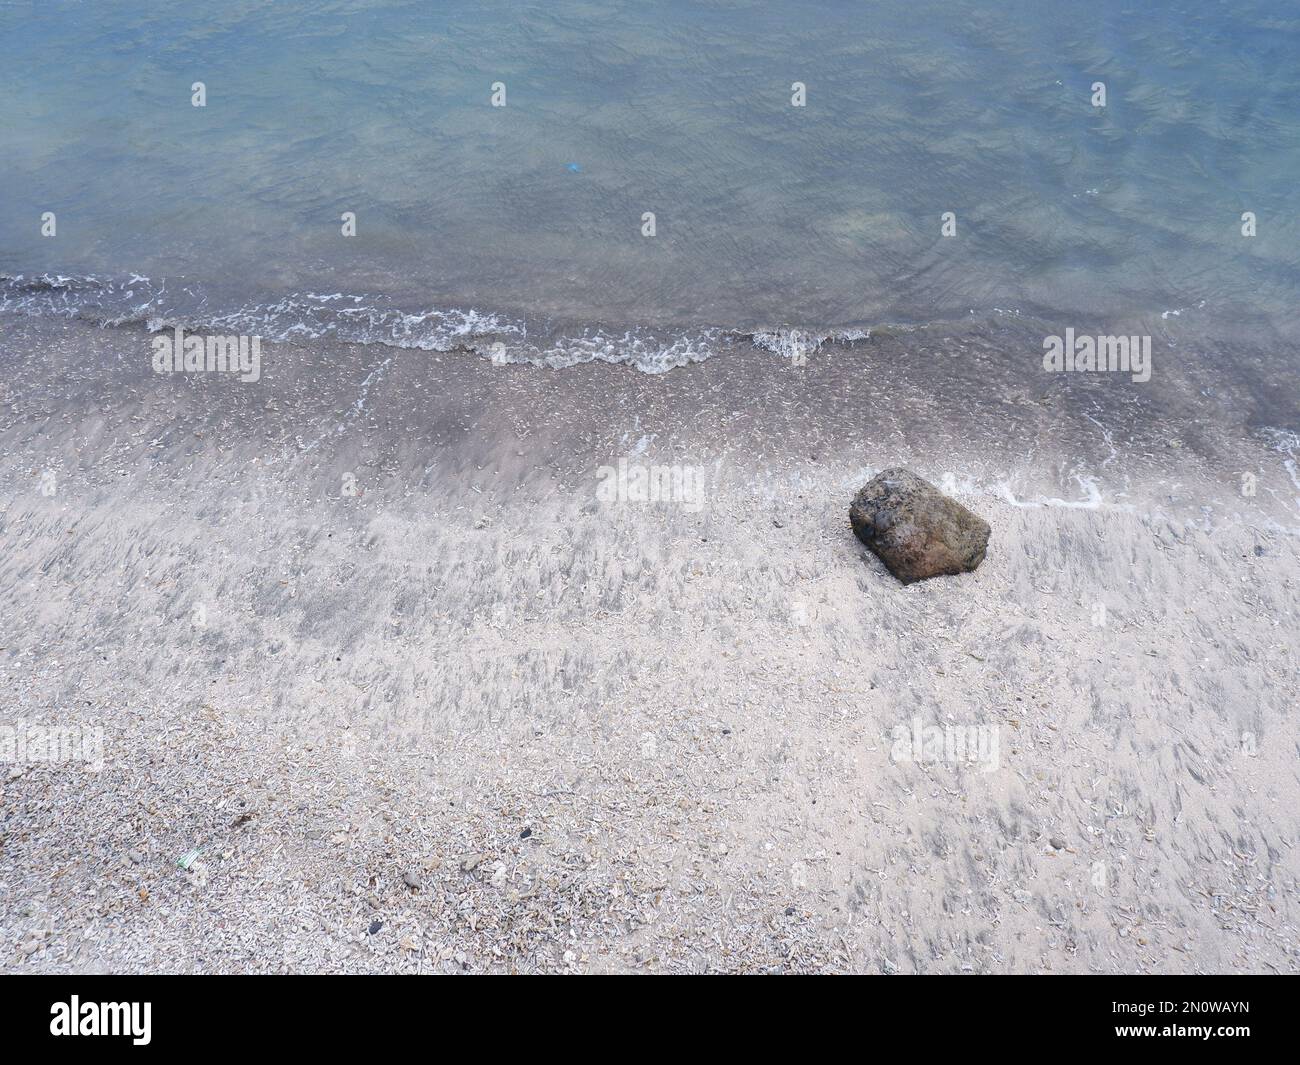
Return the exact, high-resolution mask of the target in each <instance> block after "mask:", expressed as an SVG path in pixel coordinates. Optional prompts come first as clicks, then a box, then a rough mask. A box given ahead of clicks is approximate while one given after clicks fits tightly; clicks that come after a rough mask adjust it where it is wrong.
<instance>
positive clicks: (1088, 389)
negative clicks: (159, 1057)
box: [0, 315, 1300, 973]
mask: <svg viewBox="0 0 1300 1065" xmlns="http://www.w3.org/2000/svg"><path fill="white" fill-rule="evenodd" d="M1008 328H1009V329H1011V330H1012V333H1011V334H1001V333H999V334H987V335H984V334H975V335H949V336H934V337H928V338H925V339H924V340H923V341H920V342H918V341H917V339H916V338H915V337H914V336H910V335H908V336H897V337H893V336H889V335H878V336H873V337H871V338H870V339H869V340H866V341H863V342H861V343H856V344H852V345H846V346H837V345H827V346H826V347H825V348H823V349H821V350H819V351H817V352H815V353H813V354H812V355H811V356H810V357H809V358H808V359H807V361H806V362H805V363H803V364H801V365H800V364H796V363H795V362H794V361H792V360H790V359H783V358H781V357H780V356H779V355H776V354H774V353H771V352H764V351H760V350H755V349H754V348H753V347H752V346H750V347H749V348H748V349H747V350H746V349H737V350H734V351H728V352H726V353H723V354H720V355H718V356H715V357H714V358H711V359H708V360H707V361H704V362H701V363H697V364H695V365H690V366H685V367H682V368H679V369H675V370H672V371H671V372H669V373H666V374H660V375H649V374H643V373H639V372H637V371H636V370H634V369H631V368H629V367H627V366H619V365H610V364H607V363H603V362H593V363H589V364H584V365H577V366H572V367H569V368H566V369H563V370H544V369H538V368H536V367H532V366H527V365H493V364H492V363H491V361H490V360H489V359H486V358H483V357H481V356H477V355H471V354H468V353H465V352H458V351H447V352H438V351H423V350H419V349H410V348H398V347H389V346H385V345H377V344H372V345H354V344H346V343H341V342H337V341H331V340H322V339H312V340H305V341H302V342H300V343H293V342H288V343H268V344H264V345H263V346H262V360H263V361H262V366H261V374H260V377H259V379H258V380H257V381H255V382H252V381H249V382H241V381H239V380H238V378H237V377H236V376H235V375H230V374H227V375H221V374H184V373H180V374H158V373H155V372H154V370H153V368H152V366H151V363H150V334H149V333H147V332H146V331H145V330H144V329H143V328H141V327H139V326H125V327H120V328H107V329H104V328H98V327H96V326H94V325H91V324H87V323H84V322H79V321H76V320H72V319H58V320H51V319H41V318H26V317H20V316H12V315H10V316H3V317H2V318H0V357H2V358H3V359H4V367H5V372H4V375H3V376H4V394H3V396H2V397H0V445H2V446H3V450H2V452H0V453H2V454H3V459H2V460H0V498H2V499H3V507H4V509H3V512H0V523H2V527H3V536H4V540H5V543H6V550H5V557H4V561H3V566H2V568H0V577H2V578H3V579H2V580H0V586H2V587H3V592H0V598H2V599H3V604H2V605H3V609H2V610H0V616H2V617H3V618H4V619H5V620H4V623H3V632H2V633H0V677H2V678H3V683H4V685H5V689H6V691H7V692H8V693H9V699H8V700H7V702H8V706H9V712H8V715H7V716H8V717H9V718H10V719H12V720H13V721H17V722H44V723H51V724H58V725H66V726H70V727H74V726H75V727H82V726H86V725H88V724H89V725H91V726H93V727H98V728H102V729H103V736H104V765H103V768H102V769H100V770H99V771H97V772H93V771H88V770H87V769H86V768H85V767H84V766H81V765H77V764H48V765H42V764H38V765H28V766H19V767H17V769H19V770H21V771H20V772H18V771H10V772H8V773H7V774H6V777H7V778H6V779H4V781H3V785H2V786H3V800H2V802H3V807H4V809H5V810H6V812H7V813H8V817H7V818H6V821H5V826H4V830H3V831H4V838H3V845H2V847H0V885H2V886H0V914H2V915H3V919H2V920H0V967H2V968H3V969H4V970H5V971H23V972H33V971H43V972H86V971H113V972H127V971H164V972H170V971H178V972H182V971H184V972H189V971H284V970H288V971H322V972H325V971H366V972H370V971H376V972H380V971H629V970H650V971H690V972H695V971H765V972H786V971H858V972H884V973H892V972H1048V971H1050V972H1211V971H1215V972H1239V971H1240V972H1246V971H1250V972H1294V971H1296V970H1297V969H1300V949H1298V947H1297V928H1298V927H1300V907H1298V903H1300V899H1298V898H1297V891H1298V887H1297V885H1298V882H1300V875H1298V874H1300V859H1298V858H1297V855H1296V850H1295V847H1296V843H1297V840H1298V839H1300V823H1298V820H1297V819H1298V818H1300V813H1298V811H1300V779H1298V778H1297V774H1296V770H1295V749H1294V742H1293V740H1292V738H1291V737H1292V734H1293V731H1294V729H1293V724H1294V706H1295V695H1296V691H1297V687H1298V684H1297V676H1298V674H1297V662H1296V648H1297V645H1298V643H1300V641H1297V639H1296V634H1297V621H1296V616H1295V613H1294V610H1295V607H1294V603H1295V590H1296V585H1297V578H1298V577H1300V540H1297V534H1298V531H1300V530H1298V527H1300V516H1298V515H1297V497H1300V488H1298V487H1297V484H1296V482H1295V459H1296V455H1295V454H1294V453H1288V452H1287V451H1286V449H1285V448H1283V449H1282V450H1278V449H1277V448H1276V447H1275V446H1273V445H1272V444H1271V443H1270V438H1267V437H1266V436H1264V435H1261V434H1260V432H1259V431H1258V430H1259V426H1258V425H1256V424H1254V422H1255V421H1256V420H1257V418H1256V416H1255V414H1254V413H1253V408H1252V407H1251V404H1250V403H1249V402H1247V401H1246V399H1243V398H1241V397H1239V396H1237V395H1235V394H1234V391H1233V389H1234V386H1232V385H1231V384H1228V383H1227V382H1226V381H1224V380H1216V381H1214V382H1213V387H1214V388H1215V389H1217V390H1218V391H1217V392H1215V393H1214V395H1213V396H1212V397H1211V398H1210V399H1208V400H1207V398H1206V397H1207V393H1206V388H1207V387H1209V386H1207V378H1206V376H1205V375H1206V372H1207V371H1206V369H1205V367H1204V365H1203V364H1201V363H1199V362H1198V363H1193V362H1189V363H1187V364H1181V365H1180V364H1177V363H1174V362H1170V361H1167V362H1166V363H1165V364H1164V365H1163V366H1162V364H1161V363H1160V361H1159V360H1160V358H1161V353H1160V352H1159V351H1157V355H1156V357H1157V364H1156V365H1157V367H1158V368H1159V369H1158V371H1157V374H1156V376H1155V377H1153V385H1154V387H1152V388H1150V389H1145V390H1144V388H1143V386H1141V385H1135V384H1133V383H1132V382H1130V381H1128V380H1127V378H1125V379H1123V380H1122V381H1121V380H1117V379H1116V378H1115V377H1114V376H1113V375H1104V374H1103V375H1094V376H1092V377H1084V376H1081V375H1078V374H1073V375H1071V374H1062V375H1055V376H1054V375H1048V374H1045V373H1043V372H1042V368H1041V357H1042V356H1041V350H1042V349H1041V347H1039V348H1038V350H1037V351H1035V350H1034V349H1033V348H1032V347H1030V346H1029V344H1028V343H1027V342H1026V343H1022V344H1020V345H1019V346H1014V347H1013V348H1012V349H1011V350H1012V352H1013V353H1014V352H1016V351H1023V352H1024V355H1023V358H1021V357H1020V356H1014V357H1008V350H1007V348H1006V347H1005V346H1004V345H1005V343H1006V342H1007V336H1008V335H1011V336H1016V335H1018V334H1015V333H1014V323H1012V324H1011V325H1010V326H1009V327H1008ZM1025 336H1026V337H1028V336H1029V334H1028V333H1026V334H1025ZM1022 339H1023V338H1022ZM1039 339H1041V336H1040V337H1039ZM1225 377H1226V375H1225ZM1242 391H1243V395H1244V393H1245V391H1248V390H1245V389H1243V390H1242ZM1247 398H1248V397H1247ZM1207 410H1212V411H1213V416H1212V417H1207V414H1206V411H1207ZM1279 431H1280V430H1279ZM1288 463H1290V465H1288ZM893 465H906V466H909V467H911V468H913V469H915V470H916V471H917V472H918V473H920V474H921V475H923V476H925V477H927V478H928V479H930V480H931V481H932V482H933V483H935V484H937V485H939V486H940V487H943V488H944V490H945V491H948V492H950V494H953V495H954V496H955V497H956V498H958V499H959V500H960V501H962V502H963V503H965V504H966V505H967V506H970V507H971V508H972V509H973V510H975V511H976V512H977V513H979V514H980V515H981V516H982V517H984V518H985V519H986V520H987V521H989V523H990V524H991V525H992V527H993V534H992V539H991V541H990V547H989V551H988V556H987V558H986V560H985V562H984V563H983V565H982V566H981V567H980V568H979V569H978V570H977V571H976V572H975V573H973V574H967V575H964V576H962V577H959V578H951V579H941V580H936V581H930V582H923V583H921V584H918V585H914V586H909V587H903V586H900V585H898V584H897V583H896V582H894V581H893V579H892V578H891V577H889V575H888V574H887V572H886V571H885V570H884V568H883V567H882V566H881V565H880V564H879V562H878V561H877V560H876V559H874V558H873V557H872V556H870V555H869V554H868V553H867V552H866V551H865V550H864V549H863V548H862V547H861V545H860V544H858V543H857V542H856V541H855V540H854V538H853V536H852V534H851V533H850V532H849V529H848V520H847V508H848V502H849V499H850V498H851V497H852V494H853V492H854V491H855V490H856V489H857V488H858V487H859V486H860V485H861V484H862V483H863V482H865V480H867V479H868V477H869V476H870V475H871V474H873V473H875V472H877V471H878V470H880V469H882V468H884V467H887V466H893ZM602 469H605V470H608V471H613V472H612V473H610V474H606V475H602V474H601V473H600V471H601V470H602ZM655 469H663V470H667V471H668V478H667V480H665V481H663V482H661V483H662V484H664V485H667V486H668V487H667V489H666V495H665V496H661V497H659V498H640V497H639V495H638V492H637V491H636V489H634V488H633V487H631V482H630V478H631V477H632V476H633V474H634V473H635V471H637V470H640V471H641V472H642V473H644V474H645V475H646V477H647V478H652V477H653V475H654V472H653V471H654V470H655ZM629 471H631V472H629ZM687 471H690V474H689V476H687V475H686V474H687ZM674 472H676V474H677V475H678V479H677V480H676V481H675V482H674V481H673V479H672V476H673V474H674ZM1246 475H1250V476H1251V477H1253V478H1254V480H1253V481H1250V482H1248V481H1247V480H1246V479H1245V476H1246ZM697 477H698V480H696V479H695V478H697ZM647 483H648V482H647ZM1248 483H1249V485H1250V491H1249V492H1247V491H1246V489H1245V487H1244V486H1245V485H1246V484H1248ZM611 484H612V485H615V486H616V489H615V490H614V491H613V494H612V495H606V496H602V494H601V490H602V485H611ZM674 484H676V486H677V487H676V488H673V485H674ZM697 484H698V486H699V488H698V489H696V488H688V487H687V486H688V485H697ZM47 488H48V489H50V490H49V491H47V490H46V489H47ZM950 727H951V728H965V729H976V730H984V731H983V732H981V733H980V735H981V736H982V737H984V738H986V739H989V740H992V741H993V742H994V743H995V745H996V751H997V754H996V765H993V766H991V765H990V763H991V762H992V761H993V759H992V758H990V757H989V756H990V754H991V749H990V746H989V745H988V744H985V746H984V747H983V748H981V749H980V750H981V751H982V755H981V757H978V758H967V757H962V756H957V757H950V756H949V755H948V754H940V755H935V756H933V757H932V756H931V754H930V753H929V752H927V750H926V749H925V747H924V744H920V745H913V746H910V747H909V746H908V744H907V743H906V742H903V743H902V746H901V747H900V746H899V744H900V742H902V741H903V740H904V739H906V738H907V737H911V736H922V735H924V734H925V731H926V730H927V729H940V730H943V729H947V728H950ZM899 730H901V731H899ZM3 768H4V767H0V769H3ZM1058 843H1059V844H1061V845H1060V846H1057V844H1058ZM196 849H197V850H199V851H200V857H199V866H198V868H197V869H196V868H194V867H193V866H191V868H189V869H184V870H183V869H180V868H178V867H177V859H178V858H180V857H181V856H182V855H185V854H188V853H190V852H191V851H193V850H196Z"/></svg>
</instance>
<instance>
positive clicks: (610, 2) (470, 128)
mask: <svg viewBox="0 0 1300 1065" xmlns="http://www.w3.org/2000/svg"><path fill="white" fill-rule="evenodd" d="M200 81H201V82H203V83H204V85H205V87H206V106H204V107H195V106H192V100H191V96H192V90H191V86H192V85H193V83H195V82H200ZM1098 81H1101V82H1104V83H1105V85H1106V93H1107V101H1106V106H1105V107H1104V108H1099V107H1095V106H1094V105H1093V102H1092V94H1093V90H1092V86H1093V84H1094V83H1095V82H1098ZM795 82H802V83H804V84H805V85H806V106H803V107H796V106H792V85H793V83H795ZM494 83H503V84H504V86H505V104H506V105H505V106H503V107H494V106H493V105H492V94H493V85H494ZM0 113H3V115H4V116H5V120H4V131H3V145H4V150H3V153H2V154H0V187H3V189H4V198H3V205H2V208H0V272H3V273H5V274H8V275H21V276H22V277H23V279H24V280H23V281H22V282H21V283H15V282H10V283H8V285H7V286H6V288H5V290H4V294H3V301H2V302H3V305H4V306H8V307H10V308H12V307H14V306H20V305H21V306H25V307H27V308H28V309H37V310H47V311H49V310H53V311H59V310H65V311H66V310H68V309H69V308H70V307H73V306H74V305H75V306H81V307H85V306H90V307H92V308H99V309H100V310H102V311H103V313H105V314H106V315H108V316H111V315H112V314H117V315H119V316H129V315H130V314H132V313H137V312H138V313H139V314H140V315H141V316H144V317H149V316H156V317H163V318H165V317H167V316H169V315H173V316H181V315H185V314H191V315H193V314H196V313H199V312H200V311H202V312H203V313H207V314H209V315H210V316H211V315H219V314H228V313H229V312H232V311H235V310H236V309H238V310H239V312H240V313H239V314H238V315H235V316H232V317H230V318H229V321H231V322H232V323H234V324H240V325H241V326H242V325H250V326H253V325H256V322H255V320H254V319H255V318H257V317H258V316H259V315H260V316H264V317H265V318H266V319H267V320H268V321H269V322H272V323H273V324H274V325H275V326H276V327H277V328H279V329H280V330H281V331H285V330H289V329H292V328H298V329H299V330H300V331H301V332H304V333H309V332H311V331H313V330H319V331H337V330H338V329H339V326H340V323H344V324H346V325H348V327H349V328H351V329H352V331H353V332H354V333H355V334H356V335H357V336H359V337H364V334H365V331H366V329H372V330H374V331H375V332H376V335H377V336H378V337H379V338H381V339H386V340H388V341H390V342H399V343H402V342H409V343H414V344H424V345H426V346H445V345H446V344H449V343H452V342H454V341H455V340H456V339H457V338H463V337H467V336H468V337H481V338H484V339H488V340H491V341H492V342H493V343H504V344H506V345H512V344H523V343H526V344H528V345H530V346H531V348H532V349H533V350H546V349H547V347H548V345H555V344H561V343H562V344H564V345H567V346H568V347H569V348H570V349H571V350H577V351H578V357H586V355H585V354H584V351H585V352H586V354H593V353H594V354H600V353H601V352H604V354H605V355H608V353H609V351H610V350H613V349H617V348H618V346H619V344H623V345H624V346H625V347H628V348H635V349H638V350H642V349H644V350H649V349H650V348H658V347H663V348H667V349H673V348H674V346H676V355H674V356H673V357H674V358H677V357H678V356H681V358H679V359H678V361H685V359H686V358H689V357H696V355H698V354H699V353H701V352H703V353H705V354H707V351H706V350H705V349H706V348H707V345H708V343H709V342H710V337H712V336H713V335H714V334H713V332H712V331H713V330H742V331H755V330H764V329H780V328H783V327H784V328H797V329H804V330H810V331H814V332H816V331H824V332H825V331H834V330H849V331H850V333H849V335H854V333H853V332H852V331H853V330H855V329H862V328H867V327H870V326H872V325H874V324H877V323H880V322H886V321H887V322H928V321H934V320H942V319H952V318H960V317H962V316H969V315H970V314H971V313H972V312H973V313H975V314H994V313H1020V314H1034V315H1041V316H1043V317H1045V318H1047V319H1049V320H1053V321H1057V320H1067V319H1070V318H1071V316H1088V317H1101V318H1121V317H1128V316H1137V317H1142V316H1150V317H1153V318H1155V317H1157V316H1160V315H1162V314H1163V315H1170V314H1172V313H1173V312H1179V316H1180V318H1181V319H1182V320H1184V321H1187V320H1191V321H1194V322H1195V321H1201V322H1205V323H1207V324H1209V323H1211V322H1213V323H1219V324H1222V323H1228V324H1231V323H1233V322H1254V323H1257V324H1262V325H1264V326H1265V327H1266V328H1267V329H1269V330H1276V331H1279V332H1282V333H1286V334H1290V333H1291V332H1292V330H1293V329H1294V328H1295V326H1296V325H1297V324H1298V322H1300V319H1297V312H1296V295H1297V291H1298V290H1300V192H1298V191H1297V183H1296V175H1297V174H1298V173H1300V7H1297V5H1296V4H1295V3H1294V0H1287V2H1281V0H1242V2H1240V3H1233V4H1224V3H1218V2H1210V0H1173V2H1168V3H1160V4H1133V3H1131V2H1124V3H1121V2H1115V0H1099V2H1092V3H1088V4H1078V3H1054V2H1035V3H1003V4H997V5H993V4H986V3H982V2H980V3H972V2H969V0H946V2H929V0H906V2H899V0H888V2H883V3H871V4H867V3H848V2H827V3H774V2H745V0H732V2H725V0H724V2H719V0H714V2H690V3H686V2H678V0H672V2H668V3H658V4H655V3H646V2H638V3H631V2H621V0H600V2H596V0H589V2H579V0H551V2H548V3H545V4H515V3H509V4H507V3H481V2H474V3H469V2H462V0H452V2H446V3H401V2H357V0H353V2H342V0H335V2H324V3H301V2H296V0H277V2H275V3H267V2H263V0H258V2H238V3H225V4H218V5H198V4H192V3H179V2H173V0H151V2H149V3H108V2H105V3H88V2H87V3H68V2H59V0H54V2H48V0H45V2H41V3H33V4H28V3H8V4H3V5H0ZM47 211H52V212H54V214H55V216H56V224H57V235H56V236H54V237H52V238H51V237H43V236H42V235H41V217H42V214H43V212H47ZM1245 211H1251V212H1254V213H1255V215H1256V218H1257V223H1256V224H1257V235H1255V236H1254V237H1244V236H1243V235H1242V233H1241V226H1242V220H1241V216H1242V213H1243V212H1245ZM344 212H354V213H355V215H356V235H355V236H353V237H346V236H344V235H343V234H342V232H341V226H342V221H341V216H342V215H343V214H344ZM645 212H653V214H654V216H655V229H656V232H655V235H654V236H645V235H643V232H642V229H643V215H644V213H645ZM945 212H952V213H953V214H954V215H955V219H956V235H955V236H953V237H945V236H943V235H942V233H941V227H942V216H943V215H944V213H945ZM48 275H60V276H63V277H66V278H72V279H77V280H74V281H68V282H55V283H54V284H51V283H50V279H49V276H48ZM43 276H44V280H40V281H37V282H33V280H32V279H33V278H38V279H39V278H42V277H43ZM86 278H92V279H94V280H90V281H87V280H85V279H86ZM133 278H134V280H132V279H133ZM249 331H252V330H251V329H250V330H249ZM556 338H559V339H558V340H557V339H556ZM583 344H586V345H587V348H586V349H584V348H583ZM588 349H589V350H588ZM643 353H644V351H643ZM683 353H684V354H683Z"/></svg>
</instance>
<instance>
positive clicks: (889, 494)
mask: <svg viewBox="0 0 1300 1065" xmlns="http://www.w3.org/2000/svg"><path fill="white" fill-rule="evenodd" d="M849 522H850V523H851V524H852V526H853V532H854V533H855V534H856V536H857V538H858V539H859V540H861V541H862V542H863V543H864V544H866V545H867V546H868V547H869V548H871V550H872V551H874V552H875V553H876V555H877V556H879V558H880V561H881V562H883V563H884V564H885V565H886V566H887V567H888V569H889V572H890V573H892V574H893V575H894V576H895V577H897V578H898V579H899V580H900V581H902V582H903V583H904V584H911V583H912V582H913V581H921V580H925V579H926V578H927V577H940V576H944V575H947V574H953V573H967V572H969V571H970V570H973V569H974V568H975V567H976V566H978V565H979V564H980V563H981V562H983V561H984V551H985V549H986V548H987V547H988V543H989V532H990V531H991V530H990V529H989V524H988V522H986V521H985V520H984V519H983V518H981V517H979V515H977V514H972V513H971V512H970V511H969V510H967V509H966V508H965V507H963V506H962V505H961V504H960V503H958V502H957V501H956V500H954V499H949V498H948V497H947V496H946V495H944V494H943V493H942V492H940V491H939V490H938V489H937V488H935V487H934V485H932V484H930V483H929V482H928V481H924V480H922V479H921V478H920V477H918V476H917V475H916V474H914V473H912V472H911V471H910V470H905V469H902V468H901V467H900V468H896V469H892V470H885V471H884V472H883V473H881V474H878V475H877V476H875V477H873V478H872V479H871V480H870V481H868V482H867V483H866V484H865V485H864V486H863V487H862V488H861V489H859V491H858V494H857V495H856V496H854V497H853V505H852V506H851V507H849Z"/></svg>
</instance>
